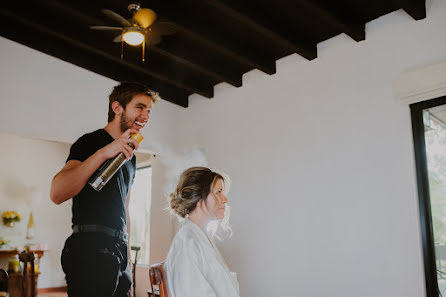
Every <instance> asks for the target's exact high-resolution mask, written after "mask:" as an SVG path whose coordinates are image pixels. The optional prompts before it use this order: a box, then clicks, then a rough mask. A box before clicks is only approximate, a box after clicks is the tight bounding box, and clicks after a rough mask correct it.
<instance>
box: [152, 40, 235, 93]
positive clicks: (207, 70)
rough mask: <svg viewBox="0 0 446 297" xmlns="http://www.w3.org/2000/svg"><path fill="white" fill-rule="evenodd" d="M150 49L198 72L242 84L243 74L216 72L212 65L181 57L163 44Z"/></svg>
mask: <svg viewBox="0 0 446 297" xmlns="http://www.w3.org/2000/svg"><path fill="white" fill-rule="evenodd" d="M149 50H150V51H153V52H156V53H158V54H160V55H164V56H165V57H167V58H170V59H171V60H173V61H175V62H176V63H179V64H182V65H184V66H185V67H188V68H191V69H193V70H195V71H197V72H200V73H202V74H204V75H206V76H209V77H212V78H214V79H216V80H218V81H222V82H226V83H228V84H231V85H233V86H234V87H241V86H242V76H241V75H238V74H225V73H223V72H216V71H213V70H211V69H212V68H211V65H207V66H204V65H203V63H202V62H200V61H197V60H196V61H191V60H190V58H186V57H181V56H180V55H179V54H178V53H177V52H174V51H168V50H166V49H165V48H163V47H161V46H153V47H150V49H149Z"/></svg>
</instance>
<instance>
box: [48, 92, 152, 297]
mask: <svg viewBox="0 0 446 297" xmlns="http://www.w3.org/2000/svg"><path fill="white" fill-rule="evenodd" d="M157 99H158V94H157V93H155V92H153V91H150V90H149V89H147V88H146V87H145V86H143V85H141V84H138V83H121V84H120V85H118V86H116V87H115V88H114V89H113V91H112V93H111V94H110V96H109V111H108V124H107V125H106V126H105V127H104V129H99V130H96V131H94V132H91V133H88V134H85V135H83V136H82V137H80V138H79V139H78V140H77V141H76V142H75V143H74V144H73V145H72V146H71V149H70V154H69V156H68V158H67V162H66V164H65V166H64V167H63V168H62V170H61V171H60V172H59V173H57V174H56V176H55V177H54V178H53V181H52V184H51V192H50V195H51V200H52V201H53V202H54V203H56V204H60V203H63V202H65V201H67V200H69V199H71V198H73V206H72V212H73V219H72V223H73V234H72V235H71V236H70V237H68V239H67V241H66V242H65V247H64V249H63V251H62V257H61V262H62V268H63V270H64V272H65V275H66V280H67V285H68V296H70V297H78V296H79V297H86V296H94V297H100V296H104V297H105V296H107V297H112V296H113V297H121V296H131V295H132V294H131V292H130V290H131V273H130V264H129V263H130V260H131V259H130V252H129V247H128V231H129V227H130V226H129V220H128V211H127V210H128V201H129V199H128V194H129V190H130V187H131V185H132V183H133V179H134V177H135V170H136V160H135V157H134V156H133V149H132V148H131V147H130V145H129V143H131V144H133V145H134V146H135V149H137V148H138V142H137V141H136V140H134V139H131V138H129V136H130V135H131V134H133V133H138V132H139V130H140V129H142V128H143V127H144V125H146V124H147V122H148V120H149V114H150V110H151V108H152V104H153V103H154V102H156V100H157ZM121 152H122V153H124V154H125V156H126V158H127V161H126V162H125V163H124V165H123V166H121V168H120V169H119V170H118V171H117V172H116V173H115V174H114V175H113V177H112V178H111V179H110V181H108V183H107V184H106V185H105V186H104V187H103V188H102V190H101V191H99V192H98V191H96V190H94V189H93V188H92V187H91V186H90V185H89V184H88V183H87V182H88V180H89V178H90V177H91V176H92V175H93V173H95V172H96V170H98V168H100V166H101V165H102V164H103V163H104V162H105V161H107V160H108V159H110V158H113V157H115V156H116V155H117V154H119V153H121ZM126 231H127V232H126Z"/></svg>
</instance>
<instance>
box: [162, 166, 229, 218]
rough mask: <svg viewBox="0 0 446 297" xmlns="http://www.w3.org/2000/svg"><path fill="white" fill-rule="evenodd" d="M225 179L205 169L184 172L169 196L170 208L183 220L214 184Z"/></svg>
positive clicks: (190, 169)
mask: <svg viewBox="0 0 446 297" xmlns="http://www.w3.org/2000/svg"><path fill="white" fill-rule="evenodd" d="M218 179H221V180H222V182H223V184H224V185H225V181H226V180H225V178H224V177H223V176H222V175H220V174H218V173H216V172H213V171H212V170H210V169H209V168H206V167H192V168H189V169H187V170H185V171H184V172H183V173H182V174H181V176H180V180H179V182H178V185H177V188H176V189H175V191H174V192H173V193H171V194H170V195H169V196H170V208H171V209H172V210H173V212H174V213H175V214H177V215H179V216H180V217H182V218H185V217H186V216H187V215H188V214H189V213H190V212H192V211H193V210H194V209H195V207H196V206H197V203H198V201H200V200H205V199H206V197H207V196H208V195H209V193H210V192H211V190H212V187H213V186H214V184H215V182H216V181H217V180H218Z"/></svg>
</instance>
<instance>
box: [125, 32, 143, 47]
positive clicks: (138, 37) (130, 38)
mask: <svg viewBox="0 0 446 297" xmlns="http://www.w3.org/2000/svg"><path fill="white" fill-rule="evenodd" d="M122 38H123V39H124V41H125V42H126V43H127V44H130V45H134V46H136V45H140V44H141V43H143V42H144V34H142V33H141V31H140V30H139V29H138V28H129V29H127V30H126V31H125V32H124V35H123V36H122Z"/></svg>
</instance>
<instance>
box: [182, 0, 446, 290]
mask: <svg viewBox="0 0 446 297" xmlns="http://www.w3.org/2000/svg"><path fill="white" fill-rule="evenodd" d="M445 28H446V1H440V0H437V1H433V2H432V4H431V6H429V7H428V16H427V19H425V20H421V21H418V22H416V21H414V20H413V19H411V18H410V17H409V16H408V15H406V14H405V13H404V12H403V11H398V12H395V13H392V14H390V15H387V16H384V17H382V18H380V19H378V20H376V21H374V22H372V23H369V24H367V38H366V40H365V41H363V42H360V43H356V42H354V41H352V40H351V39H349V38H348V37H345V36H344V35H341V36H338V37H336V38H333V39H331V40H329V41H326V42H324V43H321V44H319V45H318V49H319V58H317V59H316V60H314V61H310V62H308V61H305V60H303V59H301V58H299V57H297V56H290V57H287V58H284V59H282V60H280V61H278V62H277V74H275V75H273V76H267V75H264V74H262V73H260V72H258V71H253V72H251V73H248V74H246V75H245V77H244V80H243V87H241V88H238V89H237V88H234V87H231V86H228V85H226V84H222V85H219V86H218V87H217V88H216V92H215V98H214V99H211V100H209V99H205V98H202V97H200V96H193V97H192V99H191V104H190V108H188V109H187V110H186V111H185V112H183V113H181V120H182V123H183V125H182V126H181V127H180V128H181V130H179V131H178V132H179V134H178V135H179V137H181V139H180V142H179V147H187V146H189V145H199V146H203V147H205V148H206V149H207V156H208V159H209V160H210V161H211V163H212V164H211V165H214V166H217V167H220V168H224V169H226V171H227V172H228V173H229V174H230V175H231V177H232V181H233V187H232V191H231V193H230V195H229V198H230V200H231V203H232V206H233V217H232V223H233V227H234V230H235V232H236V234H235V236H234V238H232V239H230V240H228V241H226V242H225V243H224V245H223V252H224V254H225V256H226V257H227V258H228V259H229V264H230V266H231V267H232V268H233V269H234V270H235V271H238V272H239V280H240V283H241V292H242V294H241V295H242V296H306V297H312V296H314V297H320V296H336V297H350V296H351V297H356V296H361V297H368V296H370V297H381V296H389V297H390V296H391V297H410V296H413V297H419V296H424V295H425V289H424V286H425V285H424V272H423V266H422V263H423V262H422V250H421V239H420V231H419V218H418V208H417V199H418V198H417V194H416V179H415V169H414V162H413V148H412V147H413V143H412V137H411V120H410V112H409V107H408V106H407V105H405V104H402V103H400V102H398V101H397V99H396V98H395V97H394V95H393V89H392V83H393V80H394V78H395V77H397V76H398V74H400V73H401V72H403V71H405V70H407V69H409V68H411V67H413V66H416V65H423V64H427V63H429V62H431V61H435V60H438V59H440V58H443V57H444V56H445V55H446V35H445V34H444V29H445Z"/></svg>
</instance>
